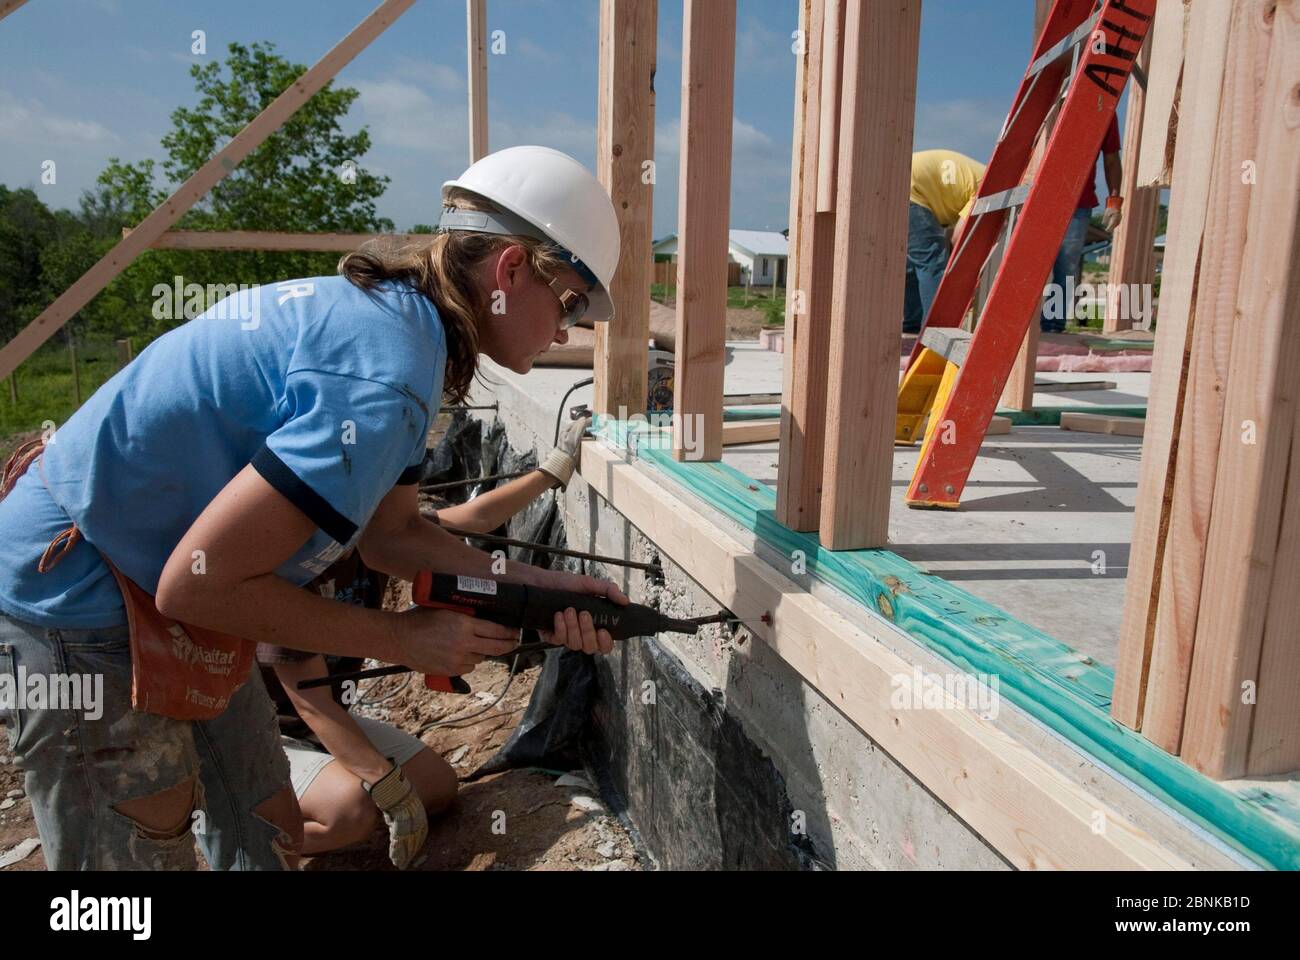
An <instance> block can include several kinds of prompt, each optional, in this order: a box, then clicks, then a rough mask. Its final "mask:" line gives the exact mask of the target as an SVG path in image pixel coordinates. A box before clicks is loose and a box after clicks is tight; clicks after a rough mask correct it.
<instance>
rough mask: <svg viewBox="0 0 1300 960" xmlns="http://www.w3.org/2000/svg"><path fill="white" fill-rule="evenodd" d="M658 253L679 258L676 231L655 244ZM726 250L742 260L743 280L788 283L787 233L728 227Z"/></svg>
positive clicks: (757, 283) (761, 284) (766, 284)
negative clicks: (786, 276)
mask: <svg viewBox="0 0 1300 960" xmlns="http://www.w3.org/2000/svg"><path fill="white" fill-rule="evenodd" d="M652 250H653V251H654V255H655V257H665V256H666V257H671V258H672V259H674V260H675V259H677V234H675V233H670V234H668V236H666V237H664V238H663V239H662V240H657V241H655V244H654V246H653V247H652ZM727 253H728V254H730V259H731V260H732V261H733V262H735V263H738V264H740V282H741V283H742V284H745V285H747V286H749V285H752V286H755V287H770V286H774V285H775V286H778V287H781V286H785V271H786V261H787V260H788V259H789V257H790V243H789V241H788V240H787V239H786V237H785V235H784V234H781V233H776V232H775V231H767V230H728V231H727Z"/></svg>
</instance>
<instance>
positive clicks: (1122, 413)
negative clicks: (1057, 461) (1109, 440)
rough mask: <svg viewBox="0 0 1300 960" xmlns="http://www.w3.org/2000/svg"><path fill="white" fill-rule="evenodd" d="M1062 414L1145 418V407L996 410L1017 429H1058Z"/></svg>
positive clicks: (1099, 406)
mask: <svg viewBox="0 0 1300 960" xmlns="http://www.w3.org/2000/svg"><path fill="white" fill-rule="evenodd" d="M1063 413H1095V414H1096V415H1097V416H1099V417H1139V418H1145V417H1146V415H1147V408H1146V407H1110V406H1102V405H1097V406H1082V405H1080V406H1069V407H1035V408H1034V409H1033V410H1010V409H1000V410H998V416H999V417H1006V418H1007V419H1009V420H1010V421H1011V422H1012V423H1013V424H1014V425H1015V426H1017V427H1059V426H1060V425H1061V414H1063Z"/></svg>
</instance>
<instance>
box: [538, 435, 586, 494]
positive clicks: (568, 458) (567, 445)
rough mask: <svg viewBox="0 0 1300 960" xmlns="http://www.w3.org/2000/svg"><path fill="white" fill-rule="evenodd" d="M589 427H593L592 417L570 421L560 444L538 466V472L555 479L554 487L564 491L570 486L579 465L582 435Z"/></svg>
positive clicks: (561, 436)
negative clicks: (575, 469)
mask: <svg viewBox="0 0 1300 960" xmlns="http://www.w3.org/2000/svg"><path fill="white" fill-rule="evenodd" d="M589 426H591V417H579V418H578V419H577V420H570V421H569V424H568V426H566V427H565V428H564V432H563V433H561V434H560V442H559V444H558V445H557V446H556V448H555V449H554V450H552V451H551V452H550V453H548V454H547V455H546V458H545V459H544V460H542V462H541V463H540V464H538V466H537V469H538V470H540V471H542V473H545V474H548V475H550V476H551V477H554V478H555V483H553V484H552V486H555V487H559V488H560V489H561V490H563V489H565V488H566V487H567V486H568V485H569V481H570V480H571V479H572V478H573V471H574V468H575V467H577V465H578V455H579V453H578V452H579V450H580V449H581V447H582V435H583V434H584V433H586V432H587V428H588V427H589Z"/></svg>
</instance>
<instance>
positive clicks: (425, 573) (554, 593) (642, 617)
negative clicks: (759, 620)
mask: <svg viewBox="0 0 1300 960" xmlns="http://www.w3.org/2000/svg"><path fill="white" fill-rule="evenodd" d="M411 599H412V600H413V601H414V602H415V603H416V605H418V606H421V607H435V608H440V609H444V610H455V611H456V612H458V613H463V614H466V615H467V616H471V617H481V618H482V619H484V620H490V621H492V622H493V623H499V624H501V625H502V626H505V627H515V628H525V627H531V628H532V629H534V630H554V629H555V614H556V613H557V612H558V611H562V610H567V609H569V608H570V607H572V608H573V609H575V610H578V611H582V610H586V611H587V612H588V613H589V614H591V621H592V624H593V625H594V626H595V628H596V629H597V630H602V629H603V630H608V631H609V635H610V636H611V637H613V638H614V639H615V640H627V639H628V638H630V637H645V636H650V635H652V634H656V633H660V632H664V631H671V632H674V633H691V634H693V633H696V632H697V631H698V630H699V628H700V627H701V626H702V625H704V624H706V623H722V622H724V621H730V620H734V619H735V618H734V617H732V616H731V615H730V614H727V613H719V614H717V615H715V616H706V617H697V618H694V619H690V620H681V619H677V618H674V617H668V616H665V615H664V614H662V613H660V612H659V611H658V610H655V609H653V608H652V607H647V606H645V605H643V604H639V603H629V604H626V605H622V604H617V603H614V602H613V601H612V600H606V599H605V598H604V597H596V596H592V595H591V594H587V593H574V592H572V591H570V590H550V589H547V588H545V587H534V586H529V585H528V584H523V583H513V582H510V581H506V580H491V579H488V578H486V577H465V576H457V575H456V574H450V573H433V572H431V571H429V570H421V571H420V572H419V573H418V574H416V576H415V583H414V584H413V585H412V587H411ZM764 619H766V616H765V617H764ZM548 649H554V645H553V644H549V643H536V644H524V645H522V646H520V647H517V648H516V649H514V650H512V651H511V652H510V653H506V654H501V655H499V656H490V657H487V658H486V659H488V660H499V661H505V662H509V661H510V660H511V659H513V658H514V657H516V656H518V655H519V654H520V653H528V652H531V651H533V650H548ZM409 669H410V668H409V667H402V666H392V667H377V668H375V669H371V670H361V671H358V672H356V673H350V674H334V675H332V676H329V677H321V678H319V679H316V680H304V681H302V682H301V683H299V684H298V689H299V690H306V689H309V688H311V687H323V686H329V685H331V684H337V683H342V682H343V681H345V680H363V679H368V678H370V677H381V676H386V675H388V674H392V673H403V672H406V671H408V670H409ZM424 685H425V686H426V687H427V688H429V689H430V690H440V691H442V692H444V693H469V684H467V683H466V682H465V681H464V680H463V679H462V678H461V677H439V676H434V675H432V674H425V677H424Z"/></svg>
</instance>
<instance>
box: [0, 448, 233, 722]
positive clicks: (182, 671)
mask: <svg viewBox="0 0 1300 960" xmlns="http://www.w3.org/2000/svg"><path fill="white" fill-rule="evenodd" d="M43 448H44V442H43V441H41V440H33V441H31V442H30V443H27V444H24V445H23V446H21V447H19V448H18V449H17V450H16V451H14V454H13V456H12V457H10V458H9V462H8V463H7V464H6V465H5V469H4V476H3V478H2V479H0V499H4V497H5V496H6V495H7V494H8V493H9V491H10V490H11V489H13V485H14V484H15V483H16V482H17V480H18V478H19V477H20V476H22V475H23V473H25V472H26V471H27V468H28V467H29V466H31V464H32V463H33V462H34V461H36V460H37V459H38V458H39V457H40V454H41V450H42V449H43ZM80 539H81V531H80V530H78V529H77V526H76V524H73V525H72V526H70V527H68V529H66V530H64V531H62V532H61V533H60V534H59V535H58V536H56V537H55V538H54V539H53V540H52V541H51V542H50V545H49V546H48V547H47V548H46V549H45V554H44V556H42V557H41V560H40V563H39V564H38V566H37V569H38V570H39V571H40V572H41V573H45V572H46V571H47V570H51V569H53V568H54V566H55V565H56V564H57V563H58V562H59V561H60V560H62V559H63V557H64V555H65V554H66V553H67V552H68V551H69V550H71V549H72V548H73V547H74V546H76V544H77V541H78V540H80ZM100 556H101V557H103V560H104V563H106V564H107V565H108V569H109V570H110V571H112V573H113V578H114V579H115V580H116V581H117V585H118V588H119V589H120V590H121V591H122V602H123V604H124V605H125V606H126V620H127V625H128V628H129V630H130V634H131V706H132V708H134V709H136V710H139V711H141V712H143V713H154V714H158V715H160V716H164V717H171V718H172V719H174V720H211V719H213V718H214V717H217V716H220V715H221V713H222V711H223V710H225V709H226V707H227V705H229V703H230V698H231V697H232V696H234V694H235V691H236V690H238V689H239V688H240V687H241V686H243V684H244V681H246V680H247V679H248V676H249V673H250V671H251V670H252V668H253V661H254V658H255V655H256V652H257V645H256V644H254V643H251V642H249V641H248V640H244V639H243V638H242V637H235V636H231V635H230V634H228V633H219V632H217V631H216V630H208V629H206V628H204V627H196V626H194V625H193V624H188V623H182V622H180V621H178V620H172V619H171V618H169V617H164V616H163V615H162V614H161V613H159V612H158V605H157V603H156V602H155V600H154V598H153V597H152V596H151V595H150V594H149V593H148V592H146V591H145V590H144V588H142V587H141V586H139V584H137V583H135V581H133V580H131V579H130V578H128V577H127V576H125V575H124V574H123V573H122V572H121V571H120V570H118V569H117V567H115V566H114V565H113V562H112V561H111V560H109V559H108V557H106V556H104V555H103V554H102V553H101V554H100Z"/></svg>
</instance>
